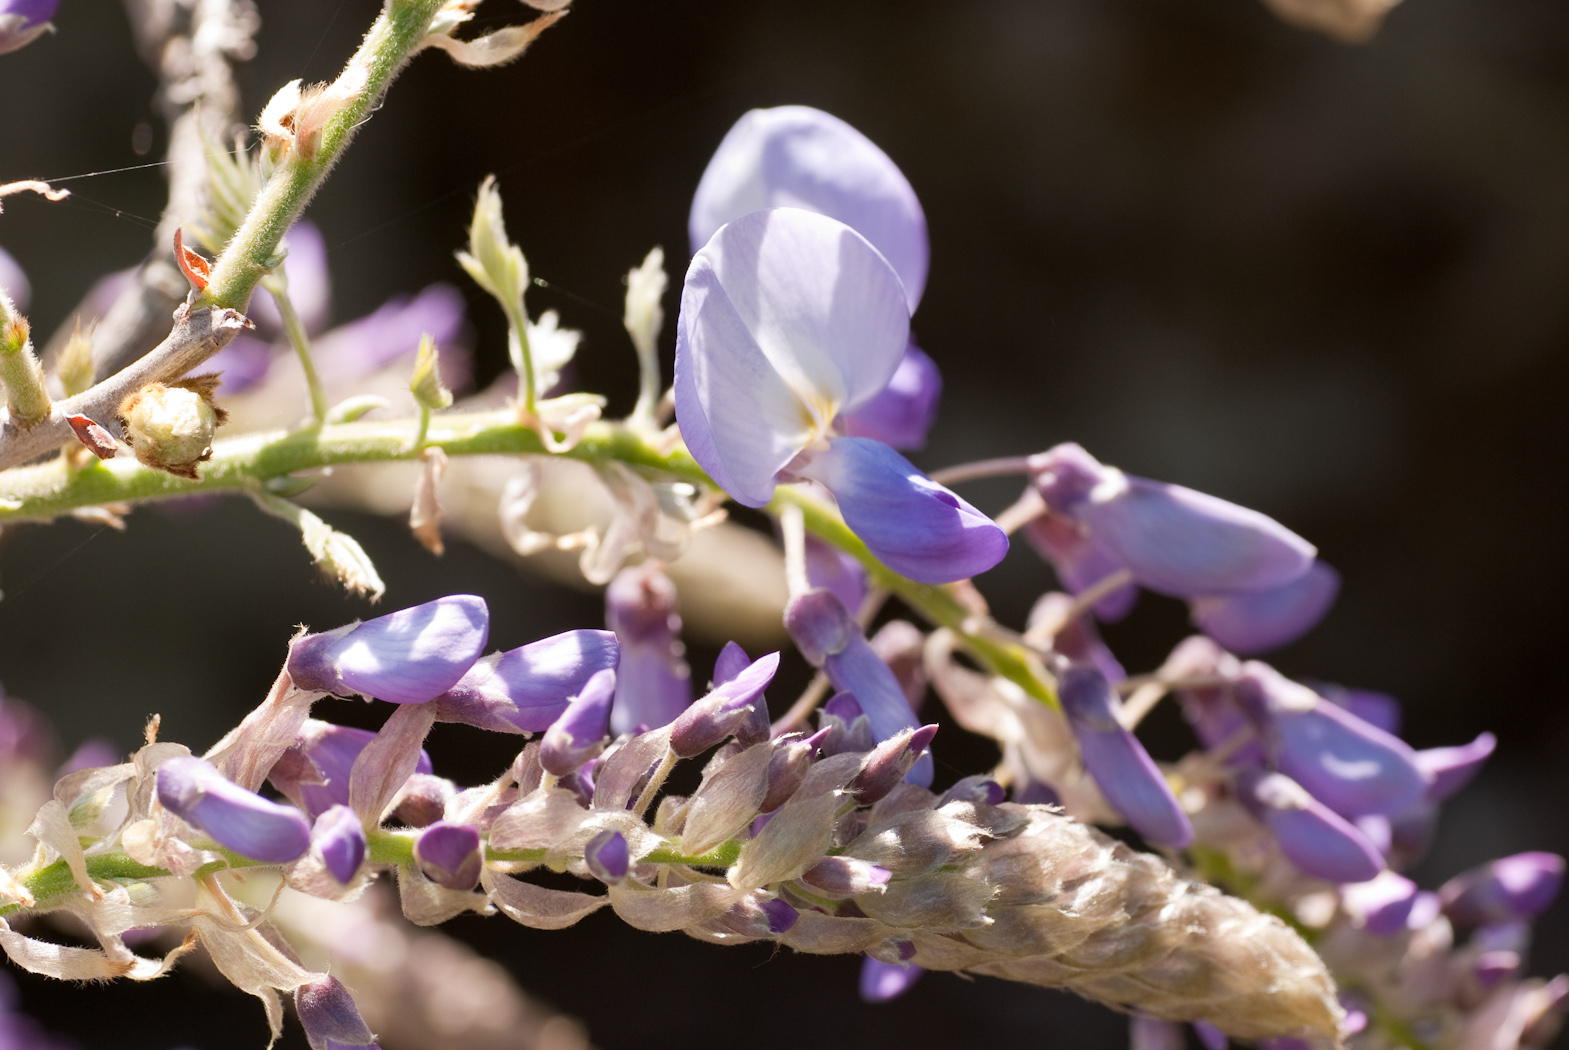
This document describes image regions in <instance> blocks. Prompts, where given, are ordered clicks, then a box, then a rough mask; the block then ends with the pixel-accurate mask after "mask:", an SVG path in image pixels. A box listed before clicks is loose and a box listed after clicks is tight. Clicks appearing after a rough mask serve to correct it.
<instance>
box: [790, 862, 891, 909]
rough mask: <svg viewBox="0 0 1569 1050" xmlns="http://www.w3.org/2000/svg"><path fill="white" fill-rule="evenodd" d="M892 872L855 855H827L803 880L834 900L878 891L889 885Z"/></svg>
mask: <svg viewBox="0 0 1569 1050" xmlns="http://www.w3.org/2000/svg"><path fill="white" fill-rule="evenodd" d="M891 878H893V873H892V872H890V871H889V870H888V869H887V868H885V867H883V866H882V865H881V864H873V863H872V862H871V861H869V860H859V859H857V858H855V857H824V858H823V859H822V860H821V861H820V862H819V863H818V864H817V865H816V866H815V867H813V868H811V869H810V870H809V871H807V873H806V874H805V875H802V876H801V881H802V882H804V883H806V884H807V885H808V886H810V887H812V889H814V890H815V891H817V892H818V893H821V894H822V895H823V896H825V897H830V898H832V899H834V900H845V899H847V898H849V897H859V896H861V895H862V894H866V893H876V892H877V891H878V890H880V889H882V887H884V886H886V885H888V880H889V879H891Z"/></svg>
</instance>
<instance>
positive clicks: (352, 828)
mask: <svg viewBox="0 0 1569 1050" xmlns="http://www.w3.org/2000/svg"><path fill="white" fill-rule="evenodd" d="M311 846H312V847H313V848H314V849H316V850H317V851H318V852H320V853H321V859H322V863H323V864H324V865H325V866H326V868H327V872H328V874H330V875H331V876H332V877H333V878H335V879H337V880H338V881H339V882H340V883H342V884H343V885H345V886H347V885H348V884H349V883H350V882H351V881H353V879H354V876H355V874H356V873H357V872H358V871H359V870H360V865H361V864H363V863H364V862H365V850H366V847H367V842H366V839H365V829H364V828H363V827H362V826H361V825H360V818H359V817H357V816H355V814H354V810H352V809H350V808H349V807H348V806H341V805H340V806H333V807H332V808H331V809H329V810H327V811H326V812H325V813H323V814H322V815H321V816H319V817H317V818H316V823H315V824H314V825H312V826H311Z"/></svg>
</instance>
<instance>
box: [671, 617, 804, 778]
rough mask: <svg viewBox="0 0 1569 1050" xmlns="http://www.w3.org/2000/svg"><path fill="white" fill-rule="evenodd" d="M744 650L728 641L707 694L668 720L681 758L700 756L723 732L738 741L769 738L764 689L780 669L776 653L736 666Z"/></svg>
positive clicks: (673, 740) (754, 742)
mask: <svg viewBox="0 0 1569 1050" xmlns="http://www.w3.org/2000/svg"><path fill="white" fill-rule="evenodd" d="M745 658H746V653H745V652H744V651H743V650H742V649H741V647H740V646H739V645H736V644H735V643H734V642H730V643H729V644H727V645H726V646H725V648H724V651H723V652H721V653H720V654H719V661H718V662H717V663H716V664H715V666H714V678H715V679H716V681H717V683H718V684H716V685H715V686H714V688H713V689H712V690H711V691H710V692H709V694H708V695H707V696H705V697H703V698H702V699H701V700H699V701H697V703H695V704H693V705H692V706H691V707H688V708H687V709H686V710H685V711H683V712H681V714H679V715H678V716H676V719H675V721H674V722H672V723H671V724H670V749H671V750H672V751H674V752H675V753H676V754H677V755H679V756H680V757H682V758H691V757H693V756H694V755H700V754H702V753H703V752H704V751H707V750H708V749H709V748H711V747H713V746H714V745H715V744H717V743H719V742H720V741H721V740H724V739H725V738H726V737H728V736H731V735H734V736H735V737H736V738H737V739H738V740H740V742H741V743H742V744H745V745H751V744H757V743H761V742H762V741H764V740H767V739H768V733H769V724H768V707H767V704H766V703H765V702H764V700H763V690H764V689H766V688H767V687H768V683H770V682H772V681H773V680H774V675H775V674H776V673H777V672H778V670H779V654H778V653H769V654H767V655H766V656H763V657H760V658H759V659H757V660H754V661H752V662H750V663H748V664H745V665H744V666H742V667H741V668H740V669H739V670H737V669H736V664H737V662H738V661H739V660H742V659H745Z"/></svg>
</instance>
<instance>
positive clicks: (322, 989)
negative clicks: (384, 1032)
mask: <svg viewBox="0 0 1569 1050" xmlns="http://www.w3.org/2000/svg"><path fill="white" fill-rule="evenodd" d="M294 1008H295V1010H296V1011H298V1013H299V1015H300V1024H301V1025H303V1026H304V1028H305V1039H306V1041H307V1042H308V1043H310V1046H311V1050H332V1048H334V1047H352V1046H372V1045H374V1044H375V1040H376V1037H375V1036H374V1035H372V1034H371V1031H370V1028H369V1027H368V1026H367V1025H366V1024H365V1019H364V1018H363V1017H361V1016H360V1011H359V1007H357V1006H355V1005H354V998H353V997H352V996H351V995H349V990H348V989H347V988H345V987H344V986H343V982H342V981H340V980H338V979H337V978H336V977H328V976H325V975H323V976H321V977H318V978H316V979H315V980H312V981H307V982H306V983H304V984H302V985H300V986H299V987H298V988H296V989H295V990H294Z"/></svg>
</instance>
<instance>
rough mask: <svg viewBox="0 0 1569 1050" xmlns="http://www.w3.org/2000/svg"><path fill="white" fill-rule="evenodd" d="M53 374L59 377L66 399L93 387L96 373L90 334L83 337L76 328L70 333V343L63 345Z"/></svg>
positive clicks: (80, 331) (79, 329)
mask: <svg viewBox="0 0 1569 1050" xmlns="http://www.w3.org/2000/svg"><path fill="white" fill-rule="evenodd" d="M55 374H56V375H58V376H59V377H60V386H61V387H62V388H64V390H65V396H66V397H73V396H75V395H77V394H80V393H81V392H82V391H83V390H86V389H87V388H88V387H90V386H92V385H93V379H94V377H95V376H96V375H97V372H96V370H95V369H94V368H93V339H92V333H91V332H89V333H87V334H85V335H84V334H83V333H82V330H81V328H80V327H78V328H77V329H76V330H75V331H73V332H72V333H71V341H70V342H68V343H66V344H65V350H64V351H63V352H62V353H61V354H60V360H59V363H58V364H56V365H55Z"/></svg>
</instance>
